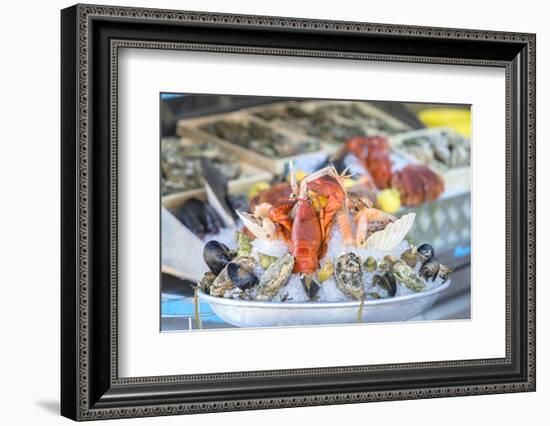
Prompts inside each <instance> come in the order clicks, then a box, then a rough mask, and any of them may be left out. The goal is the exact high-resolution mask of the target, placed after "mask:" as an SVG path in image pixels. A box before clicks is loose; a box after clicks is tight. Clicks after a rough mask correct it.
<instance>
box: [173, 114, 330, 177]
mask: <svg viewBox="0 0 550 426" xmlns="http://www.w3.org/2000/svg"><path fill="white" fill-rule="evenodd" d="M221 119H223V120H225V121H240V122H250V121H253V122H256V123H257V124H259V125H261V126H265V127H267V128H268V129H269V130H271V131H272V132H274V133H279V134H282V135H284V136H285V137H287V138H288V139H289V140H291V141H295V142H296V143H298V142H300V141H303V140H305V139H308V138H310V137H309V136H307V135H306V134H304V133H300V132H297V131H293V130H291V129H284V128H280V127H279V126H272V125H271V124H270V123H268V122H266V121H264V120H261V119H259V118H258V117H256V116H254V115H252V114H251V113H249V112H248V110H239V111H237V112H230V113H224V114H215V115H208V116H203V117H198V118H190V119H184V120H180V121H179V122H178V124H177V128H176V133H177V134H178V135H179V136H187V137H202V138H206V137H208V138H209V139H210V140H211V141H213V142H216V143H218V144H220V145H221V146H223V147H224V148H226V149H227V150H228V151H230V152H232V153H234V154H236V155H237V156H238V157H239V158H242V159H243V160H245V161H247V162H249V163H252V164H255V165H256V166H258V167H260V168H262V169H264V170H267V171H269V172H271V173H276V174H280V173H282V172H283V171H284V169H285V165H286V164H287V163H288V161H290V160H294V161H296V162H301V161H307V160H314V159H315V158H318V157H320V156H327V155H330V154H331V153H332V152H333V150H332V149H330V148H329V147H327V146H326V145H325V144H321V145H320V148H319V150H318V151H314V152H309V153H303V154H297V155H293V156H289V157H280V158H274V157H269V156H267V155H264V154H261V153H259V152H256V151H254V150H252V149H250V148H247V147H244V146H241V145H238V144H236V143H233V142H231V141H228V140H225V139H222V138H220V137H218V136H216V135H213V134H211V133H209V132H207V131H205V130H203V129H201V127H202V126H204V125H206V124H208V123H212V122H215V121H218V120H221Z"/></svg>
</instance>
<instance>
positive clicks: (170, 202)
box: [162, 130, 273, 212]
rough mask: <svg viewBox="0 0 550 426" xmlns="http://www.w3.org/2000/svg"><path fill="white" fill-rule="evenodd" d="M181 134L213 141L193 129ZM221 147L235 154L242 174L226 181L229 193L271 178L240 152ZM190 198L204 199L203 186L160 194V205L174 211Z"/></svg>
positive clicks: (197, 139) (246, 189) (200, 141)
mask: <svg viewBox="0 0 550 426" xmlns="http://www.w3.org/2000/svg"><path fill="white" fill-rule="evenodd" d="M184 133H185V134H184V135H182V136H183V137H185V138H189V139H192V140H193V141H195V142H197V143H205V142H214V143H217V141H213V140H212V138H211V137H210V136H209V135H203V134H201V133H199V132H195V131H193V130H189V131H187V130H186V131H185V132H184ZM222 149H223V150H224V151H226V152H228V153H231V154H232V155H234V156H236V157H237V158H238V160H239V165H240V167H241V170H242V174H243V175H242V176H239V177H238V178H237V179H231V180H229V181H228V183H227V187H228V188H227V189H228V192H229V193H230V194H246V193H247V192H248V189H249V188H250V187H251V186H252V185H254V184H255V183H257V182H262V181H265V182H270V181H271V180H272V179H273V174H272V173H270V172H269V171H266V170H265V169H263V168H261V167H258V165H255V164H254V163H252V162H250V161H247V159H246V158H244V157H243V156H242V155H241V153H240V152H238V151H233V150H232V149H230V148H226V147H225V146H223V145H222ZM190 198H198V199H200V200H201V201H206V191H205V189H204V187H201V188H193V189H189V190H187V191H181V192H176V193H173V194H169V195H164V196H162V205H163V206H164V207H166V208H167V209H168V210H170V211H172V212H173V211H175V209H176V208H177V207H179V206H180V205H181V204H183V203H184V202H185V201H186V200H188V199H190Z"/></svg>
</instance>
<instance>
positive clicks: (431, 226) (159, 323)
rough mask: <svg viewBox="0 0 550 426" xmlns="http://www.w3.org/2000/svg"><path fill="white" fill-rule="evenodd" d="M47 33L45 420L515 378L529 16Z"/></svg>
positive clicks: (103, 21) (523, 385)
mask: <svg viewBox="0 0 550 426" xmlns="http://www.w3.org/2000/svg"><path fill="white" fill-rule="evenodd" d="M61 28H62V40H61V48H62V76H61V77H62V93H61V97H62V153H61V155H62V185H61V186H62V283H61V305H62V312H61V314H62V330H61V332H62V359H61V364H62V377H61V383H62V394H61V412H62V414H63V415H64V416H67V417H69V418H72V419H75V420H91V419H104V418H119V417H140V416H156V415H169V414H187V413H205V412H213V411H229V410H247V409H263V408H276V407H292V406H306V405H321V404H344V403H354V402H369V401H381V400H398V399H415V398H434V397H444V396H457V395H476V394H489V393H502V392H519V391H534V390H535V35H533V34H519V33H504V32H491V31H479V30H463V29H448V28H427V27H411V26H401V25H386V24H384V25H382V24H369V23H358V22H335V21H319V20H306V19H294V18H281V17H265V16H242V15H226V14H216V13H203V12H184V11H169V10H154V9H137V8H127V7H103V6H90V5H76V6H73V7H70V8H68V9H64V10H63V11H62V13H61Z"/></svg>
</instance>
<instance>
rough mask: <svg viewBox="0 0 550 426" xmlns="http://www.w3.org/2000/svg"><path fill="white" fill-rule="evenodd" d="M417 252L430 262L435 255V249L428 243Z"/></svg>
mask: <svg viewBox="0 0 550 426" xmlns="http://www.w3.org/2000/svg"><path fill="white" fill-rule="evenodd" d="M416 250H417V251H418V253H420V254H421V255H422V256H424V259H425V260H430V259H431V258H432V257H433V256H434V254H435V250H434V248H433V247H432V246H431V245H429V244H427V243H426V244H422V245H420V246H419V247H418V248H417V249H416Z"/></svg>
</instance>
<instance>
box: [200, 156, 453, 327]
mask: <svg viewBox="0 0 550 426" xmlns="http://www.w3.org/2000/svg"><path fill="white" fill-rule="evenodd" d="M346 178H347V177H346V175H343V174H339V173H338V172H337V171H336V169H335V168H334V167H333V166H327V167H324V168H322V169H321V170H318V171H317V172H314V173H311V174H309V175H307V176H304V177H303V178H302V179H301V180H297V179H296V178H295V177H294V176H293V175H292V173H291V179H290V182H289V183H288V189H287V190H281V189H282V188H278V189H276V190H273V191H271V192H270V191H264V192H263V193H261V194H260V195H259V196H258V197H257V199H256V200H254V201H253V202H252V203H251V205H250V208H249V210H248V211H237V212H236V213H237V215H238V217H239V219H240V221H241V222H242V224H243V227H242V228H241V229H240V230H238V231H236V232H235V234H234V237H233V238H231V239H228V240H227V239H226V241H225V243H224V242H221V241H218V240H215V239H212V240H208V241H207V242H206V244H205V246H204V250H203V260H204V262H205V264H206V265H207V267H208V271H207V272H206V273H205V274H204V276H203V278H202V279H201V280H200V282H199V283H198V285H197V288H196V298H199V299H202V300H203V301H204V302H206V303H208V304H209V305H210V308H211V309H212V310H213V311H214V312H215V313H216V315H218V316H219V317H220V318H221V319H223V320H224V321H226V322H227V323H229V324H232V325H235V326H238V327H261V326H282V325H316V324H341V323H350V322H352V323H353V322H372V321H399V320H407V319H410V318H413V317H414V316H416V315H418V314H419V313H421V312H422V311H423V310H425V309H427V308H429V307H430V306H431V305H432V304H433V303H434V302H435V301H436V299H437V297H438V295H439V294H440V293H441V292H442V291H443V290H445V289H446V288H447V287H448V286H449V285H450V275H451V273H452V269H451V268H449V267H448V266H446V265H443V264H441V263H440V262H439V261H438V260H437V257H436V254H435V251H434V249H433V247H432V246H431V245H430V244H429V243H423V244H420V245H419V246H418V247H417V246H416V245H414V244H411V243H409V242H408V241H407V239H406V237H407V235H408V234H409V231H410V230H411V228H412V226H413V224H414V220H415V214H414V213H408V214H406V215H403V216H401V217H396V216H393V215H391V214H388V213H385V212H383V211H381V210H379V209H377V208H375V207H374V206H373V203H372V201H371V200H370V199H369V198H368V197H367V196H364V195H360V194H354V193H349V192H348V191H347V190H346V187H345V185H344V181H345V179H346ZM226 243H227V244H226ZM198 318H199V313H198V312H197V319H198Z"/></svg>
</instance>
